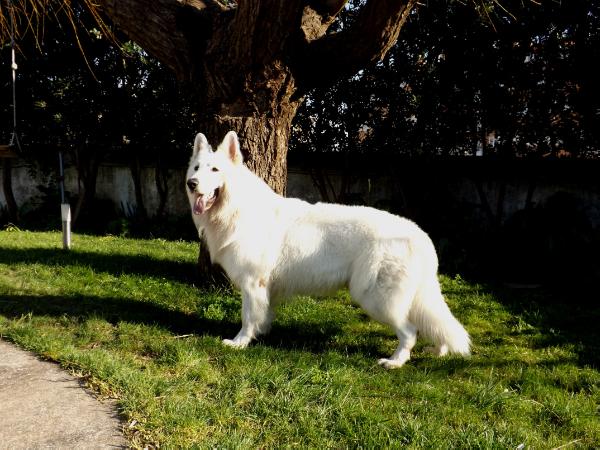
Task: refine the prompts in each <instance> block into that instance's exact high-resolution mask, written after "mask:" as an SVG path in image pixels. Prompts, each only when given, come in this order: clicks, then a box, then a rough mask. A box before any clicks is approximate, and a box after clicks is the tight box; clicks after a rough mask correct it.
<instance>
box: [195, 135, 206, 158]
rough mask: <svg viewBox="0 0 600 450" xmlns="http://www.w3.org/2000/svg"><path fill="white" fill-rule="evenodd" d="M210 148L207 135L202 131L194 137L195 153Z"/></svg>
mask: <svg viewBox="0 0 600 450" xmlns="http://www.w3.org/2000/svg"><path fill="white" fill-rule="evenodd" d="M208 150H210V145H208V141H207V140H206V136H204V135H203V134H202V133H198V134H197V135H196V139H194V155H196V154H198V153H200V152H204V151H208Z"/></svg>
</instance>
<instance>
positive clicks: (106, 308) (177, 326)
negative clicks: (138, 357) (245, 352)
mask: <svg viewBox="0 0 600 450" xmlns="http://www.w3.org/2000/svg"><path fill="white" fill-rule="evenodd" d="M0 314H2V315H4V316H5V317H7V318H8V319H13V320H18V319H19V318H21V317H26V316H27V315H29V314H31V315H33V316H40V317H42V316H46V317H56V318H68V319H70V320H74V321H80V322H83V321H85V320H86V319H88V318H92V317H93V318H99V319H103V320H106V321H107V322H109V323H112V324H117V323H119V322H129V323H135V324H141V325H149V326H158V327H161V328H164V329H165V330H168V331H169V332H171V333H173V334H175V335H186V334H195V335H198V336H213V337H218V338H232V337H234V336H235V335H236V333H237V332H238V331H239V328H240V325H241V324H240V322H239V321H237V320H229V319H222V320H216V319H208V318H205V317H201V316H199V315H197V314H194V313H184V312H182V311H177V310H172V309H168V308H165V307H162V306H160V305H156V304H154V303H146V302H140V301H136V300H131V299H127V298H111V297H94V296H86V297H79V296H77V297H68V296H67V297H63V296H52V295H41V296H30V295H0ZM340 333H342V330H341V328H340V326H338V324H329V325H325V326H319V327H307V326H306V324H304V323H295V324H292V325H281V324H277V323H275V324H274V325H273V329H272V331H271V333H269V334H268V335H266V336H261V337H260V338H259V341H258V343H259V345H263V346H265V347H270V348H273V349H276V348H280V349H284V350H302V351H308V352H312V353H315V354H319V353H323V352H327V351H339V350H340V348H339V346H336V345H335V344H334V341H335V337H336V336H337V335H339V334H340ZM367 341H368V340H367ZM344 352H345V353H348V354H354V353H364V354H365V355H379V354H381V350H380V349H379V348H378V346H377V345H376V344H375V343H370V342H363V343H357V344H351V345H347V346H344Z"/></svg>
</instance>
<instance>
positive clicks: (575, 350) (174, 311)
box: [0, 231, 600, 449]
mask: <svg viewBox="0 0 600 450" xmlns="http://www.w3.org/2000/svg"><path fill="white" fill-rule="evenodd" d="M196 258H197V244H195V243H188V242H171V241H163V240H149V241H142V240H131V239H123V238H116V237H104V238H98V237H88V236H75V238H74V248H73V250H72V251H70V252H65V251H62V250H61V249H60V235H59V234H58V233H32V232H22V231H2V232H0V336H2V337H4V338H6V339H9V340H11V341H14V342H16V343H17V344H19V345H20V346H22V347H24V348H27V349H30V350H32V351H34V352H36V353H38V354H40V355H42V356H43V357H45V358H48V359H51V360H55V361H59V362H60V363H61V364H62V365H63V366H64V367H66V368H68V369H70V370H72V371H73V372H75V373H77V374H79V375H81V376H83V377H85V379H86V380H87V382H88V384H89V385H90V386H91V387H92V388H93V389H94V390H95V391H96V392H97V393H98V395H100V396H110V397H114V398H116V399H118V404H119V407H120V408H121V412H122V415H123V417H124V419H125V420H126V423H127V424H131V426H127V427H126V433H127V435H128V437H129V438H130V439H131V442H132V445H134V446H143V445H148V444H150V445H153V444H154V445H156V444H159V445H160V446H161V447H166V448H172V447H191V446H198V447H202V448H208V447H216V446H219V447H227V448H235V447H238V448H239V447H242V448H261V447H262V448H272V447H301V448H332V447H333V448H347V447H364V448H381V447H393V448H399V447H408V448H421V447H426V448H466V447H474V448H502V449H504V448H516V447H517V446H519V445H520V444H525V446H526V447H527V448H552V447H558V446H561V445H565V444H566V445H567V447H569V448H591V447H597V446H599V445H600V421H599V416H598V414H599V400H600V374H599V372H598V367H599V364H598V355H599V350H600V349H599V341H600V339H599V337H600V336H599V331H598V330H599V329H600V327H599V326H598V323H600V320H599V319H600V314H599V306H598V303H597V296H596V298H593V299H591V298H588V299H587V302H586V301H585V300H586V299H580V298H569V297H568V296H564V297H557V296H556V295H554V294H553V295H549V294H548V293H545V292H543V291H531V290H529V291H524V292H520V291H514V290H513V291H511V290H508V289H503V288H494V287H493V286H487V285H478V284H474V283H470V282H467V281H465V280H463V279H461V278H460V277H453V278H450V277H446V276H442V277H441V279H442V286H443V289H444V293H445V295H446V297H447V299H448V302H449V304H450V306H451V308H452V309H453V311H454V312H455V314H456V315H457V316H458V318H459V319H460V320H461V321H462V322H463V323H464V324H465V326H466V328H467V329H468V330H469V332H470V333H471V335H472V338H473V342H474V355H473V356H472V357H471V358H469V359H462V358H455V357H446V358H435V357H432V356H429V355H426V354H424V353H423V352H422V351H421V350H422V347H423V344H422V343H420V344H419V345H418V346H417V348H416V351H415V352H414V354H413V359H411V360H410V361H409V362H408V364H407V365H406V366H405V367H403V368H401V369H399V370H396V371H386V370H384V369H382V368H380V367H379V366H377V364H376V362H375V361H376V359H377V358H378V357H382V356H387V355H389V354H390V353H391V352H392V351H393V349H394V347H395V345H396V341H395V338H394V336H393V335H392V333H391V332H390V331H389V330H388V329H387V328H385V327H383V326H381V325H379V324H377V323H375V322H373V321H371V320H369V319H368V318H367V317H366V316H365V315H364V314H363V313H362V312H361V310H360V309H358V308H356V307H355V306H353V305H352V303H351V302H350V299H349V297H348V295H347V294H346V293H344V292H342V293H340V294H339V295H338V296H336V298H326V299H319V300H315V299H312V298H302V299H300V300H299V301H296V302H293V303H290V304H288V305H285V306H284V307H282V308H280V310H279V311H278V316H277V319H276V321H275V323H274V326H273V330H272V332H271V334H269V335H268V336H266V337H264V338H262V339H261V340H260V341H259V342H257V343H256V344H254V345H253V346H251V347H250V348H248V349H246V350H243V351H236V350H233V349H230V348H228V347H225V346H223V345H222V344H221V343H220V340H221V339H222V338H223V337H232V336H233V335H234V334H235V333H236V332H237V330H238V327H239V324H240V312H239V309H240V304H239V298H238V296H237V295H236V294H235V293H233V292H229V291H225V290H223V291H220V292H215V291H208V290H202V289H199V288H198V287H196V286H194V280H195V261H196Z"/></svg>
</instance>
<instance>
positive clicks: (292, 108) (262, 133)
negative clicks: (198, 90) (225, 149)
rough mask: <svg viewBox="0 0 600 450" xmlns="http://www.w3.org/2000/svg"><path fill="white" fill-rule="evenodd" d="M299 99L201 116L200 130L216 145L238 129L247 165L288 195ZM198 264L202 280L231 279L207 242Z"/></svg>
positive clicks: (276, 190)
mask: <svg viewBox="0 0 600 450" xmlns="http://www.w3.org/2000/svg"><path fill="white" fill-rule="evenodd" d="M299 103H300V102H299V101H298V102H297V103H288V104H287V108H283V107H281V108H279V111H276V112H272V113H271V114H268V115H267V114H263V115H262V116H261V115H258V114H255V115H252V116H246V117H243V116H233V115H230V114H229V111H223V112H222V113H221V114H220V115H215V116H213V117H208V118H205V119H204V120H200V121H199V125H198V131H199V132H202V133H204V134H205V135H206V137H207V138H208V140H209V142H210V143H211V144H213V145H217V144H218V143H219V142H221V140H222V139H223V137H224V136H225V134H226V133H227V132H228V131H230V130H234V131H236V132H237V133H238V136H239V139H240V147H241V151H242V154H243V156H244V162H245V164H246V166H247V167H248V168H249V169H250V170H252V171H253V172H254V173H255V174H257V175H258V176H259V177H261V178H262V179H263V180H265V182H266V183H267V184H268V185H269V186H271V188H272V189H273V190H274V191H275V192H277V193H278V194H281V195H285V192H286V184H287V150H288V140H289V136H290V130H291V123H292V119H293V117H294V116H295V114H296V110H297V108H298V105H299ZM275 114H277V116H276V117H274V116H275ZM198 266H199V273H200V274H201V276H200V279H201V280H202V281H205V282H208V283H212V284H223V283H224V282H225V280H226V279H227V278H226V276H225V275H224V273H223V270H222V269H221V268H220V267H218V266H214V265H212V264H211V263H210V255H209V254H208V250H207V246H206V245H204V242H202V243H201V245H200V255H199V256H198Z"/></svg>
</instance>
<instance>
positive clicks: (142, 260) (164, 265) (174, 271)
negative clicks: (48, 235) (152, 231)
mask: <svg viewBox="0 0 600 450" xmlns="http://www.w3.org/2000/svg"><path fill="white" fill-rule="evenodd" d="M17 263H25V264H34V263H39V264H44V265H47V266H50V267H53V266H56V267H70V266H77V267H89V268H90V269H92V270H94V271H95V272H103V273H109V274H111V275H115V276H119V275H123V274H132V275H143V276H151V277H159V278H166V279H168V280H171V281H179V282H183V283H192V282H194V281H195V280H196V279H197V269H196V267H195V265H193V264H190V263H187V262H177V261H171V260H164V259H156V258H152V257H151V256H149V255H123V254H118V253H115V254H107V253H100V252H97V253H96V252H84V251H81V250H70V251H64V250H60V249H46V248H43V249H42V248H33V249H32V248H28V249H15V248H6V247H0V264H8V265H10V264H17Z"/></svg>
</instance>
